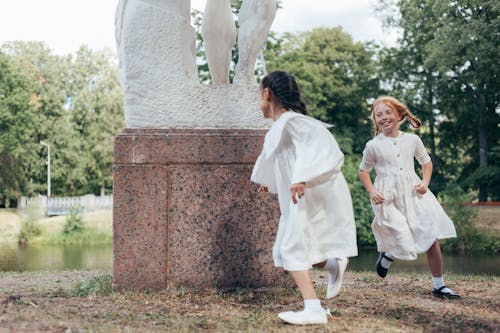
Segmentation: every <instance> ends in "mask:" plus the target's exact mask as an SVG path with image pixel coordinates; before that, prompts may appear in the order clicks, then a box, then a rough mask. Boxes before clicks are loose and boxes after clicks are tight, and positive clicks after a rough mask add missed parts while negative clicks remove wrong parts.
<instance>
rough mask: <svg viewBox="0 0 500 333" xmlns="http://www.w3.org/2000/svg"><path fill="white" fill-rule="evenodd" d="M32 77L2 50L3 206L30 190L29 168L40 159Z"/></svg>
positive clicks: (0, 147)
mask: <svg viewBox="0 0 500 333" xmlns="http://www.w3.org/2000/svg"><path fill="white" fill-rule="evenodd" d="M33 91H34V87H33V83H32V80H30V77H28V76H27V75H25V74H24V73H23V71H22V70H21V69H20V68H19V67H17V66H16V65H15V64H14V62H13V61H12V59H11V58H10V57H9V56H8V55H7V54H5V53H4V52H2V51H0V207H9V206H11V205H12V203H15V202H16V200H17V198H18V196H19V195H20V194H21V193H24V192H27V191H29V177H28V173H27V172H26V170H29V169H30V166H31V165H32V163H33V162H34V161H36V159H37V154H36V152H37V149H34V148H35V145H34V136H35V132H36V128H37V127H38V126H39V124H40V117H39V114H38V109H37V98H36V95H34V94H33Z"/></svg>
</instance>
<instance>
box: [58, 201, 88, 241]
mask: <svg viewBox="0 0 500 333" xmlns="http://www.w3.org/2000/svg"><path fill="white" fill-rule="evenodd" d="M84 230H85V225H84V223H83V218H82V215H81V207H71V209H70V211H69V215H68V217H67V218H66V223H65V224H64V228H63V234H64V235H65V236H68V235H72V234H77V233H81V232H83V231H84Z"/></svg>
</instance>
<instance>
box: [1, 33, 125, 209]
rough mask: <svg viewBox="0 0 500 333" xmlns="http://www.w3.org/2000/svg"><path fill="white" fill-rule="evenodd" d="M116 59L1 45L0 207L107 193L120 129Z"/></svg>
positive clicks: (99, 54) (120, 99) (120, 100)
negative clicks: (37, 198) (42, 197)
mask: <svg viewBox="0 0 500 333" xmlns="http://www.w3.org/2000/svg"><path fill="white" fill-rule="evenodd" d="M124 126H125V125H124V113H123V92H122V89H121V86H120V84H119V80H118V71H117V63H116V59H115V56H113V55H112V54H111V53H108V52H105V51H103V52H95V51H92V50H90V49H89V48H87V47H85V46H82V47H81V48H80V49H79V50H78V52H77V53H76V55H74V56H70V55H68V56H58V55H55V54H54V53H53V52H52V51H51V50H50V49H49V48H48V47H47V46H46V45H44V44H43V43H40V42H11V43H4V44H2V45H1V46H0V163H1V166H0V206H1V207H9V206H13V205H15V204H16V201H17V198H18V197H19V196H21V195H24V196H34V195H38V194H45V193H46V188H47V180H46V179H47V167H46V161H47V148H46V147H44V146H42V145H41V144H40V141H44V142H46V143H48V144H50V146H51V185H52V186H51V187H52V194H53V195H55V196H67V195H81V194H86V193H94V194H104V193H111V191H112V174H113V168H112V166H113V140H114V136H115V135H116V134H118V132H120V130H121V129H123V128H124Z"/></svg>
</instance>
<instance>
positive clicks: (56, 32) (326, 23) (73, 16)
mask: <svg viewBox="0 0 500 333" xmlns="http://www.w3.org/2000/svg"><path fill="white" fill-rule="evenodd" d="M117 3H118V0H14V1H8V0H0V42H5V41H12V40H39V41H45V42H46V43H47V45H48V46H49V47H50V48H51V49H52V50H54V51H55V52H56V53H57V54H66V53H73V52H75V51H76V50H77V49H78V48H79V47H80V45H82V44H87V45H88V46H90V47H91V48H92V49H94V50H100V49H103V48H106V47H107V48H110V49H112V50H113V51H114V50H115V41H114V15H115V8H116V4H117ZM205 3H206V0H192V7H193V8H196V9H200V10H203V8H204V6H205ZM375 3H376V0H283V1H282V4H283V8H282V9H280V10H278V12H277V15H276V19H275V20H274V22H273V25H272V27H271V30H273V31H276V32H298V31H305V30H310V29H312V28H315V27H335V26H338V25H340V26H342V27H343V28H344V31H346V32H348V33H349V34H351V36H352V37H353V38H354V40H356V41H367V40H376V41H378V42H380V43H386V44H390V45H391V44H393V43H394V40H395V35H394V34H388V33H386V32H384V31H382V28H381V23H380V21H379V18H378V17H377V16H376V15H375V11H374V5H375Z"/></svg>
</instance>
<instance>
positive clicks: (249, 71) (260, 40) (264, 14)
mask: <svg viewBox="0 0 500 333" xmlns="http://www.w3.org/2000/svg"><path fill="white" fill-rule="evenodd" d="M275 15H276V0H245V1H243V5H242V6H241V9H240V13H239V16H238V23H239V25H240V29H239V31H238V64H237V65H236V68H235V76H234V83H235V84H248V85H254V84H255V63H256V61H257V56H258V54H259V52H260V50H261V49H262V46H263V45H264V43H265V41H266V39H267V36H268V34H269V31H270V29H271V24H272V22H273V20H274V17H275Z"/></svg>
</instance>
